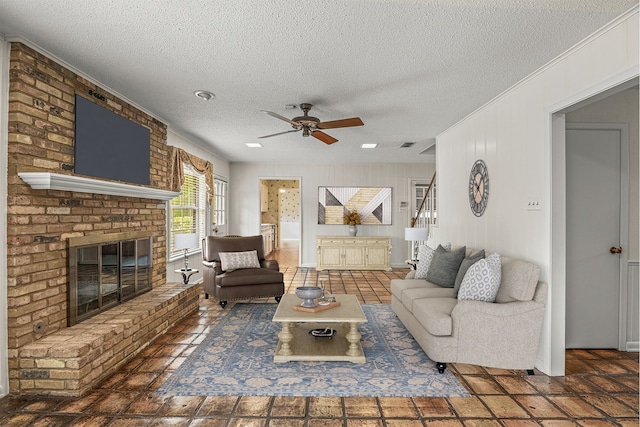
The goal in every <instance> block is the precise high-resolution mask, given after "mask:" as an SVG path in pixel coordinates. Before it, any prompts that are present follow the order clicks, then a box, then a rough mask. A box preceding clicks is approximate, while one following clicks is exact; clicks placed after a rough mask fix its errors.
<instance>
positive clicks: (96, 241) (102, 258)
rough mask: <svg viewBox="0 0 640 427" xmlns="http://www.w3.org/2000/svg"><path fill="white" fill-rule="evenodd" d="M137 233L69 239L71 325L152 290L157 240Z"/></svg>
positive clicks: (69, 322) (69, 323) (69, 317)
mask: <svg viewBox="0 0 640 427" xmlns="http://www.w3.org/2000/svg"><path fill="white" fill-rule="evenodd" d="M135 234H137V233H134V234H131V233H119V234H114V235H102V236H87V237H81V238H74V239H70V240H69V273H70V274H69V276H70V277H69V316H68V325H69V326H73V325H75V324H76V323H79V322H82V321H83V320H85V319H88V318H89V317H92V316H94V315H96V314H98V313H100V312H102V311H105V310H108V309H110V308H112V307H114V306H116V305H118V304H121V303H123V302H125V301H127V300H129V299H131V298H134V297H135V296H137V295H140V294H142V293H144V292H147V291H149V290H151V272H152V258H153V256H152V254H153V252H152V248H153V245H152V242H153V240H152V237H150V236H144V237H142V236H136V235H135Z"/></svg>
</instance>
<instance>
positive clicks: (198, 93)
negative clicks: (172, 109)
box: [193, 90, 216, 101]
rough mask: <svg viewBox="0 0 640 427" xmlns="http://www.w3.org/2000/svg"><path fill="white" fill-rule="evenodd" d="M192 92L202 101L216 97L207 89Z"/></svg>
mask: <svg viewBox="0 0 640 427" xmlns="http://www.w3.org/2000/svg"><path fill="white" fill-rule="evenodd" d="M193 94H194V95H195V96H197V97H198V98H200V99H202V100H203V101H211V100H212V99H214V98H215V97H216V95H215V94H213V93H211V92H209V91H208V90H197V91H195V92H193Z"/></svg>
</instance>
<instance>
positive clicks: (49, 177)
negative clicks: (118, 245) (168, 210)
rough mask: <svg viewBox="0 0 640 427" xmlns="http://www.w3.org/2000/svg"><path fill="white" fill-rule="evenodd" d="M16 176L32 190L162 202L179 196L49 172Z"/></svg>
mask: <svg viewBox="0 0 640 427" xmlns="http://www.w3.org/2000/svg"><path fill="white" fill-rule="evenodd" d="M18 176H19V177H20V178H22V180H23V181H24V182H26V183H27V184H29V185H30V186H31V188H33V189H34V190H60V191H75V192H79V193H92V194H107V195H110V196H124V197H138V198H143V199H153V200H164V201H167V200H171V199H173V198H174V197H177V196H179V195H180V192H179V191H167V190H160V189H157V188H152V187H141V186H137V185H131V184H123V183H121V182H114V181H103V180H99V179H92V178H85V177H81V176H75V175H63V174H59V173H51V172H19V173H18Z"/></svg>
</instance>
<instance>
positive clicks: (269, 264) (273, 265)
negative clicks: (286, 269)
mask: <svg viewBox="0 0 640 427" xmlns="http://www.w3.org/2000/svg"><path fill="white" fill-rule="evenodd" d="M260 265H261V266H262V268H268V269H269V270H273V271H280V265H279V264H278V261H276V260H275V259H263V260H262V261H261V262H260Z"/></svg>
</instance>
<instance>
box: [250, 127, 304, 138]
mask: <svg viewBox="0 0 640 427" xmlns="http://www.w3.org/2000/svg"><path fill="white" fill-rule="evenodd" d="M298 131H300V129H292V130H287V131H284V132H278V133H272V134H271V135H265V136H259V137H258V138H271V137H272V136H278V135H284V134H285V133H291V132H298Z"/></svg>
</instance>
